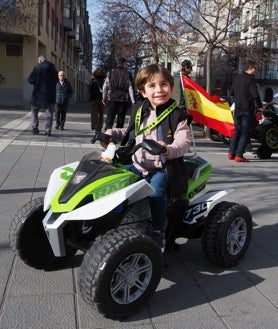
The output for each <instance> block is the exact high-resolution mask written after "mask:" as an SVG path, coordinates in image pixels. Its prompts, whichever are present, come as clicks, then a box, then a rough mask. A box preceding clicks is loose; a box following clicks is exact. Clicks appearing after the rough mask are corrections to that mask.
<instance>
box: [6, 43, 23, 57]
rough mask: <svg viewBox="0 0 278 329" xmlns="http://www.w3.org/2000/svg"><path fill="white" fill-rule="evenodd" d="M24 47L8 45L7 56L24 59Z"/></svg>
mask: <svg viewBox="0 0 278 329" xmlns="http://www.w3.org/2000/svg"><path fill="white" fill-rule="evenodd" d="M22 50H23V48H22V45H18V44H12V43H7V44H6V56H14V57H22Z"/></svg>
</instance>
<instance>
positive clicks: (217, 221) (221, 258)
mask: <svg viewBox="0 0 278 329" xmlns="http://www.w3.org/2000/svg"><path fill="white" fill-rule="evenodd" d="M251 234H252V216H251V213H250V211H249V210H248V208H247V207H245V206H243V205H240V204H237V203H232V202H226V201H223V202H220V203H218V204H217V205H216V206H215V207H214V208H213V209H212V210H211V211H210V213H209V215H208V217H207V219H206V222H205V225H204V230H203V235H202V248H203V251H204V253H205V255H206V256H207V257H208V259H210V260H211V261H212V262H213V263H214V264H216V265H221V266H223V267H231V266H234V265H236V264H237V263H238V262H239V261H240V260H241V259H242V257H243V256H244V254H245V252H246V251H247V249H248V246H249V243H250V239H251Z"/></svg>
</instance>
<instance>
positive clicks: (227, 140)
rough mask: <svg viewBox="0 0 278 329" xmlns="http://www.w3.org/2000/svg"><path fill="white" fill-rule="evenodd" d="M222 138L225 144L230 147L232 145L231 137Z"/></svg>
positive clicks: (222, 136)
mask: <svg viewBox="0 0 278 329" xmlns="http://www.w3.org/2000/svg"><path fill="white" fill-rule="evenodd" d="M220 137H221V140H222V142H223V143H224V144H226V145H229V144H230V143H231V139H232V138H231V137H227V136H224V135H220Z"/></svg>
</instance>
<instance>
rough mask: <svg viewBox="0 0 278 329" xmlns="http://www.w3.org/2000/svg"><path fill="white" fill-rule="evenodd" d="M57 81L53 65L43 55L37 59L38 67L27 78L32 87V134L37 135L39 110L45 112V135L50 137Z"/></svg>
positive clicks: (56, 73)
mask: <svg viewBox="0 0 278 329" xmlns="http://www.w3.org/2000/svg"><path fill="white" fill-rule="evenodd" d="M57 81H58V72H57V70H56V68H55V65H54V64H53V63H51V62H49V61H48V60H47V59H46V57H45V56H44V55H40V56H39V58H38V65H37V66H36V67H34V69H33V71H32V72H31V74H30V75H29V77H28V82H29V83H30V84H32V85H34V87H33V91H32V96H31V101H30V103H31V125H32V133H33V134H34V135H37V134H39V132H40V131H39V118H38V113H39V111H40V110H42V111H44V112H45V135H47V136H51V130H52V123H53V112H54V104H55V100H56V83H57Z"/></svg>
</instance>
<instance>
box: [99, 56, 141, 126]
mask: <svg viewBox="0 0 278 329" xmlns="http://www.w3.org/2000/svg"><path fill="white" fill-rule="evenodd" d="M130 101H131V103H132V104H133V105H134V104H135V100H134V92H133V88H132V83H131V81H130V75H129V72H128V70H127V66H126V60H125V58H123V57H121V58H119V59H118V62H117V67H116V68H114V69H112V70H111V71H109V72H108V74H107V77H106V79H105V81H104V84H103V95H102V102H103V104H104V105H107V118H106V127H105V130H106V129H111V128H112V127H113V124H114V120H115V117H116V116H117V123H116V127H117V128H122V127H123V126H124V123H125V117H126V113H127V110H128V107H129V104H130Z"/></svg>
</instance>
